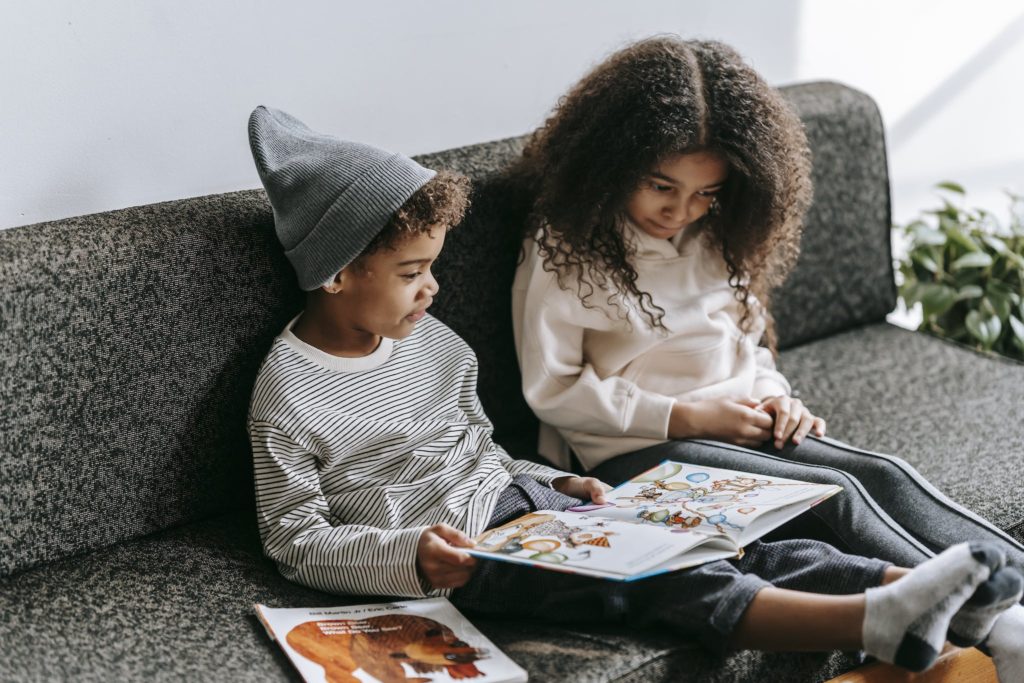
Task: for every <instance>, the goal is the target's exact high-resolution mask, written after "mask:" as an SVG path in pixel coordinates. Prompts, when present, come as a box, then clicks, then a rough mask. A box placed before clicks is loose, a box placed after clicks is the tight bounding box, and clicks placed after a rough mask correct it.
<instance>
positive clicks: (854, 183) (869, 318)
mask: <svg viewBox="0 0 1024 683" xmlns="http://www.w3.org/2000/svg"><path fill="white" fill-rule="evenodd" d="M782 93H783V95H785V97H786V98H787V99H788V100H789V101H790V102H791V103H792V104H793V106H794V107H795V108H796V111H797V113H799V114H800V118H801V120H802V121H803V123H804V128H805V129H806V131H807V141H808V143H809V144H810V147H811V154H812V157H813V158H812V163H813V171H812V173H811V177H812V180H813V182H814V198H813V201H812V203H811V208H810V210H809V211H808V212H807V217H806V220H805V221H804V233H803V238H802V239H801V241H800V258H799V260H798V261H797V264H796V268H795V269H794V270H793V272H792V273H791V274H790V276H789V279H788V280H787V281H786V282H785V283H784V284H783V285H782V287H780V288H779V289H778V290H777V291H776V292H775V293H774V294H773V296H772V306H771V310H772V313H773V314H774V316H775V320H776V323H777V331H778V337H779V348H786V347H789V346H795V345H796V344H802V343H804V342H807V341H810V340H812V339H818V338H820V337H824V336H827V335H830V334H833V333H835V332H841V331H843V330H847V329H850V328H853V327H856V326H858V325H863V324H865V323H871V322H881V321H883V320H885V316H886V314H887V313H888V312H889V311H891V310H892V309H893V308H894V307H895V305H896V286H895V284H894V280H893V271H892V249H891V245H890V241H889V233H890V229H891V228H890V225H889V217H890V208H889V173H888V168H887V165H886V154H885V132H884V129H883V127H882V118H881V116H880V115H879V112H878V107H877V105H876V104H875V102H874V101H873V100H872V99H871V98H870V97H869V96H867V95H865V94H864V93H862V92H858V91H857V90H853V89H852V88H848V87H846V86H844V85H840V84H838V83H807V84H803V85H796V86H791V87H788V88H783V89H782Z"/></svg>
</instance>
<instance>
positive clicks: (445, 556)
mask: <svg viewBox="0 0 1024 683" xmlns="http://www.w3.org/2000/svg"><path fill="white" fill-rule="evenodd" d="M472 545H473V541H472V540H471V539H470V538H469V536H467V535H466V534H464V533H462V532H461V531H459V530H458V529H456V528H455V527H452V526H448V525H447V524H435V525H434V526H432V527H427V528H426V529H424V530H423V533H422V534H421V535H420V542H419V544H418V545H417V546H416V568H417V569H418V570H419V573H420V576H422V577H423V578H424V579H426V580H427V583H429V584H430V585H431V586H433V587H434V588H458V587H459V586H464V585H466V582H467V581H469V577H470V576H472V575H473V569H474V568H476V560H475V559H473V556H472V555H470V554H469V553H467V552H463V551H461V550H456V548H457V547H463V548H468V547H472Z"/></svg>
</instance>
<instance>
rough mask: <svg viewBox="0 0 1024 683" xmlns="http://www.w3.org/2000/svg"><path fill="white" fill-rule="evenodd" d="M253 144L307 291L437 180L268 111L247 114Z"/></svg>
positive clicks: (281, 235) (400, 159)
mask: <svg viewBox="0 0 1024 683" xmlns="http://www.w3.org/2000/svg"><path fill="white" fill-rule="evenodd" d="M249 146H250V147H251V148H252V156H253V159H255V160H256V170H257V171H258V172H259V174H260V180H262V181H263V187H265V188H266V190H267V197H269V198H270V205H271V206H272V207H273V209H274V227H275V229H276V230H277V238H278V239H279V240H280V241H281V244H282V245H283V246H284V253H285V255H286V256H287V257H288V260H289V261H291V264H292V266H293V267H294V268H295V273H296V275H298V278H299V287H301V288H302V289H304V290H306V291H311V290H314V289H316V288H317V287H320V286H321V285H323V284H325V283H327V282H328V281H329V280H330V279H331V278H332V277H334V276H335V275H336V274H337V273H338V271H339V270H341V269H342V268H344V267H345V266H347V265H348V264H349V263H351V262H352V261H353V260H354V259H355V258H356V257H357V256H359V255H360V254H361V253H362V252H363V250H364V249H365V248H366V246H367V245H368V244H369V243H370V241H371V240H372V239H373V238H374V237H375V236H376V235H377V233H379V232H380V231H381V229H383V228H384V226H385V225H387V222H388V221H389V220H390V219H391V216H392V215H393V214H394V213H395V211H396V210H397V209H398V208H399V207H400V206H402V204H404V203H405V201H406V200H407V199H409V197H411V196H412V195H413V193H415V192H416V190H418V189H420V188H421V187H423V185H424V184H426V182H427V181H428V180H430V179H431V178H433V177H434V175H435V172H434V171H431V170H429V169H426V168H423V167H422V166H420V165H419V164H417V163H416V162H415V161H413V160H412V159H410V158H408V157H406V156H403V155H401V154H392V153H391V152H385V151H384V150H382V149H377V148H376V147H371V146H370V145H363V144H359V143H357V142H347V141H345V140H339V139H338V138H335V137H331V136H329V135H321V134H320V133H316V132H314V131H312V130H310V129H309V128H308V127H306V125H305V124H303V123H302V122H301V121H299V120H298V119H296V118H294V117H292V116H289V115H288V114H286V113H284V112H283V111H278V110H276V109H267V108H266V107H256V109H255V110H253V112H252V114H251V115H250V116H249Z"/></svg>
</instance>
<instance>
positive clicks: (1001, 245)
mask: <svg viewBox="0 0 1024 683" xmlns="http://www.w3.org/2000/svg"><path fill="white" fill-rule="evenodd" d="M981 241H982V242H984V243H985V244H987V245H988V246H989V248H991V249H992V251H994V252H996V253H997V254H1005V253H1006V252H1008V251H1009V250H1010V248H1009V247H1007V246H1006V242H1004V241H1002V240H1001V239H999V238H998V237H996V236H995V235H982V236H981Z"/></svg>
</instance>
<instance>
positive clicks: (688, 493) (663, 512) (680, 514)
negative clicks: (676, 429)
mask: <svg viewBox="0 0 1024 683" xmlns="http://www.w3.org/2000/svg"><path fill="white" fill-rule="evenodd" d="M682 469H683V468H682V465H680V464H679V463H671V462H668V463H663V464H662V465H660V466H658V467H655V468H653V469H651V470H649V471H647V472H644V473H643V474H642V475H640V476H638V477H636V478H634V479H632V480H631V483H634V484H650V486H644V487H642V488H641V489H640V490H639V491H638V492H635V493H633V495H631V496H621V497H619V498H617V499H616V500H617V501H618V502H616V504H615V505H616V507H619V508H638V510H637V513H636V517H637V519H640V520H643V521H644V522H647V523H649V524H664V525H666V526H670V527H675V529H674V530H676V531H678V532H680V533H686V532H689V531H690V530H691V529H695V528H697V527H699V526H701V525H702V524H707V525H708V526H713V527H714V528H715V529H716V530H717V531H720V532H723V533H724V532H725V530H726V529H727V528H729V529H733V530H736V531H742V530H743V528H744V526H743V523H742V520H741V519H740V518H739V517H737V515H743V516H747V515H750V514H751V513H753V512H756V511H757V509H758V508H757V502H758V501H757V499H758V497H759V496H760V495H761V492H762V491H765V490H766V489H768V488H771V489H777V488H779V487H784V486H802V485H803V484H802V483H797V482H793V483H783V482H775V481H772V480H770V479H759V478H757V477H752V476H740V475H737V476H733V477H731V478H728V479H715V480H712V481H710V482H709V481H708V480H710V479H711V475H709V474H708V473H707V472H690V473H689V474H687V475H686V476H685V477H683V478H682V479H680V480H672V477H674V476H676V475H678V474H679V473H680V471H681V470H682ZM733 511H734V512H735V513H736V514H735V515H732V514H730V513H732V512H733Z"/></svg>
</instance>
